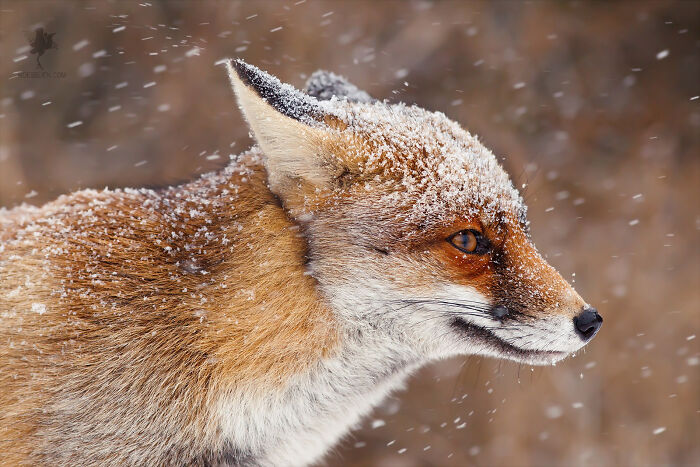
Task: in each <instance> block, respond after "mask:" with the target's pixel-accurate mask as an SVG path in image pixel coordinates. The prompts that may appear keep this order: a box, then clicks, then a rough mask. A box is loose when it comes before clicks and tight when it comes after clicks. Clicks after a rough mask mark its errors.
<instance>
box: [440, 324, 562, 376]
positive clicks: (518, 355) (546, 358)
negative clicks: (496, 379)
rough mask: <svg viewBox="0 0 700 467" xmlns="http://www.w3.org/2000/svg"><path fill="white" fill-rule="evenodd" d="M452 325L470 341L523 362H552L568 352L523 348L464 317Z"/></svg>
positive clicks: (536, 363)
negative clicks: (467, 320) (469, 321)
mask: <svg viewBox="0 0 700 467" xmlns="http://www.w3.org/2000/svg"><path fill="white" fill-rule="evenodd" d="M452 325H453V326H454V327H455V328H457V329H459V330H460V331H461V332H462V333H464V335H466V336H467V337H468V338H469V340H470V341H472V342H476V343H481V344H485V345H487V346H488V347H489V348H490V349H492V350H496V351H497V352H498V353H499V354H500V356H501V357H503V358H507V359H510V360H514V361H516V362H521V363H529V364H532V365H545V364H551V363H554V362H556V361H558V360H561V359H563V358H564V357H566V356H567V355H568V352H561V351H556V350H532V349H522V348H520V347H517V346H515V345H513V344H511V343H510V342H508V341H506V340H504V339H502V338H500V337H498V336H497V335H496V334H494V333H493V332H491V331H489V330H488V329H486V328H484V327H482V326H479V325H476V324H472V323H468V322H466V321H465V320H463V319H462V318H456V319H455V320H454V321H453V322H452Z"/></svg>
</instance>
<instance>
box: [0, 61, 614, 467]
mask: <svg viewBox="0 0 700 467" xmlns="http://www.w3.org/2000/svg"><path fill="white" fill-rule="evenodd" d="M226 68H227V70H228V75H229V78H230V81H231V85H232V88H233V91H234V94H235V97H236V99H237V102H238V106H239V107H240V109H241V112H242V113H243V115H244V117H245V119H246V121H247V123H248V125H249V126H250V129H251V132H252V134H253V135H254V138H255V141H256V144H255V145H254V146H253V147H252V148H251V149H249V150H248V151H246V152H244V153H242V154H240V155H238V156H236V157H234V158H232V159H233V160H232V161H231V163H230V164H229V165H228V166H227V167H226V168H225V169H222V170H221V171H218V172H215V173H210V174H206V175H203V176H201V177H200V178H198V179H196V180H194V181H192V182H190V183H186V184H184V185H180V186H175V187H170V188H166V189H160V190H150V189H117V190H103V191H96V190H83V191H78V192H75V193H72V194H68V195H64V196H61V197H59V198H58V199H56V200H55V201H52V202H50V203H48V204H45V205H43V206H41V207H31V206H27V205H23V206H19V207H16V208H14V209H10V210H1V211H0V463H1V464H3V465H4V464H7V465H38V464H41V465H54V466H72V465H135V464H139V465H183V464H187V465H262V466H278V465H280V466H282V465H307V464H310V463H314V462H317V461H319V460H321V459H322V457H323V455H324V453H325V452H326V451H327V450H328V449H329V448H330V447H331V446H333V445H334V443H336V442H337V441H338V440H339V439H340V438H341V437H342V436H343V435H345V434H346V433H347V432H348V431H349V430H350V429H352V428H353V427H354V426H355V425H356V424H357V423H358V422H359V421H360V419H361V418H362V417H363V416H364V415H366V414H367V413H368V412H369V411H370V410H372V408H373V407H374V406H375V405H376V404H378V403H379V402H381V401H382V399H383V398H384V397H386V395H387V394H388V393H389V392H390V391H392V390H394V389H396V388H398V387H400V386H401V384H402V383H403V381H404V380H405V379H406V377H407V376H408V375H409V374H410V373H411V372H412V371H413V370H415V369H417V368H419V367H420V366H422V365H424V364H426V363H428V362H430V361H433V360H435V359H440V358H445V357H449V356H454V355H484V356H489V357H494V358H501V359H509V360H515V361H518V362H524V363H528V364H551V363H554V362H556V361H558V360H561V359H562V358H564V357H566V356H567V355H569V354H571V353H573V352H576V351H577V350H578V349H580V348H581V347H582V346H584V345H585V344H586V343H587V342H589V341H590V340H591V339H592V338H593V336H595V334H596V333H597V332H598V330H599V329H600V327H601V324H602V318H601V317H600V315H599V314H598V312H597V311H596V310H595V308H593V307H591V306H589V305H588V304H586V302H585V301H584V300H583V299H582V298H581V297H580V296H579V294H578V293H577V292H576V291H575V290H574V289H573V288H572V286H571V285H570V284H568V283H567V282H566V281H565V280H564V279H563V278H562V277H561V276H560V275H559V273H557V272H556V271H555V270H554V268H553V267H552V266H550V265H549V264H548V263H547V262H546V261H545V260H544V258H543V257H542V256H541V255H540V254H539V253H538V251H537V249H536V248H535V246H534V245H533V243H532V239H531V236H530V232H529V223H528V220H527V215H526V214H527V212H526V207H525V205H524V202H523V199H522V197H521V196H520V194H519V193H518V191H517V190H516V189H515V188H514V186H513V184H512V182H511V180H510V178H509V177H508V175H507V174H506V172H505V171H504V170H503V168H502V167H501V166H500V165H499V163H498V161H497V160H496V158H495V157H494V155H493V154H492V153H491V152H490V151H489V150H488V149H487V148H485V147H484V146H483V145H482V144H481V143H480V142H479V140H478V139H477V138H476V137H475V136H474V135H471V134H470V133H468V132H467V131H465V130H464V129H462V127H460V126H459V125H458V124H457V123H455V122H453V121H451V120H449V119H448V118H447V117H446V116H445V115H444V114H442V113H440V112H431V111H427V110H424V109H422V108H420V107H417V106H415V105H413V106H411V105H405V104H402V103H397V104H393V103H388V102H386V101H379V100H376V99H375V98H373V97H371V96H370V95H369V94H368V93H366V92H365V91H362V90H360V89H358V88H357V87H356V86H355V85H353V84H352V83H350V82H348V81H347V80H346V79H344V78H342V77H340V76H338V75H335V74H333V73H330V72H325V71H318V72H316V73H314V74H313V75H312V76H311V77H310V79H309V81H308V83H307V85H306V89H305V91H300V90H297V89H295V88H294V87H292V86H291V85H289V84H283V83H281V82H280V81H279V80H278V79H276V78H274V77H273V76H270V75H269V74H267V73H265V72H264V71H261V70H259V69H258V68H256V67H254V66H252V65H249V64H247V63H245V62H243V61H241V60H231V61H229V62H228V63H227V64H226Z"/></svg>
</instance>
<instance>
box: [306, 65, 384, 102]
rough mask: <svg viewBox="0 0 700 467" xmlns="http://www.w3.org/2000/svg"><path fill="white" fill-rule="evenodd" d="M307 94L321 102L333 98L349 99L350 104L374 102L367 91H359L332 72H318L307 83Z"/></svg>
mask: <svg viewBox="0 0 700 467" xmlns="http://www.w3.org/2000/svg"><path fill="white" fill-rule="evenodd" d="M306 92H307V93H308V94H309V95H311V96H314V97H316V98H318V99H320V100H324V101H326V100H330V99H331V98H333V97H338V98H340V99H347V100H349V101H350V102H363V103H369V102H374V101H375V100H376V99H373V98H372V97H371V96H370V95H369V94H367V93H366V92H365V91H363V90H361V89H359V88H358V87H357V86H355V85H354V84H352V83H351V82H350V81H348V80H347V79H345V78H344V77H342V76H339V75H336V74H335V73H332V72H330V71H325V70H317V71H314V72H313V74H312V75H311V76H310V77H309V79H308V80H307V81H306Z"/></svg>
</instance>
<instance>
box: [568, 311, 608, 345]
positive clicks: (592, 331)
mask: <svg viewBox="0 0 700 467" xmlns="http://www.w3.org/2000/svg"><path fill="white" fill-rule="evenodd" d="M602 325H603V317H602V316H600V315H599V314H598V310H596V309H595V308H592V307H588V308H584V309H583V311H582V312H581V314H580V315H578V316H576V317H575V318H574V327H575V328H576V331H578V335H579V336H581V338H582V339H583V340H585V341H589V340H591V339H593V336H595V335H596V333H597V332H598V330H599V329H600V327H601V326H602Z"/></svg>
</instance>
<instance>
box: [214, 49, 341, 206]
mask: <svg viewBox="0 0 700 467" xmlns="http://www.w3.org/2000/svg"><path fill="white" fill-rule="evenodd" d="M227 67H228V72H229V78H230V79H231V85H232V87H233V91H234V92H235V94H236V97H237V98H238V105H239V107H240V108H241V110H242V112H243V115H244V116H245V118H246V120H247V121H248V124H249V125H250V128H251V130H252V131H253V134H254V136H255V139H256V140H257V142H258V144H259V145H260V147H261V149H262V150H263V152H264V154H265V157H266V161H265V167H266V169H267V173H268V183H269V184H270V188H271V189H272V191H273V192H275V193H276V194H278V195H279V196H282V197H283V198H288V197H289V196H291V195H292V194H294V192H295V191H298V189H299V186H300V184H302V183H304V182H306V183H310V184H311V185H312V186H314V187H322V186H326V185H328V184H329V183H330V182H331V181H332V179H333V172H334V163H333V162H336V161H333V162H332V161H330V160H329V157H328V156H327V155H326V154H324V151H323V145H324V144H323V143H324V140H328V139H329V138H330V134H331V131H330V129H329V128H327V126H326V124H325V123H324V118H325V113H324V112H323V110H322V109H321V107H320V106H319V103H318V101H317V100H316V99H315V98H314V97H311V96H309V95H307V94H304V93H303V92H301V91H298V90H297V89H295V88H293V87H292V86H290V85H289V84H283V83H282V82H280V81H279V80H278V79H277V78H275V77H274V76H271V75H269V74H267V73H265V72H264V71H262V70H260V69H258V68H256V67H254V66H252V65H249V64H247V63H245V62H243V61H242V60H230V61H229V62H227Z"/></svg>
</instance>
